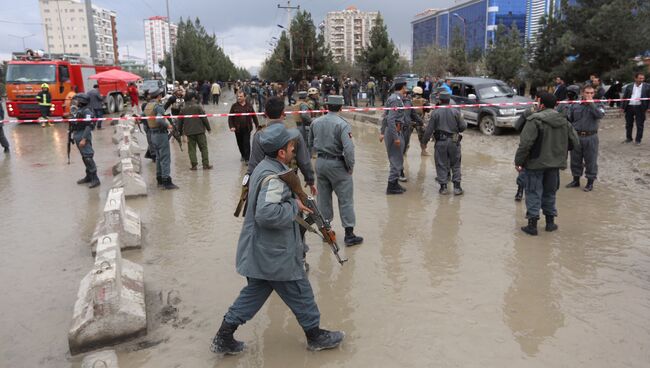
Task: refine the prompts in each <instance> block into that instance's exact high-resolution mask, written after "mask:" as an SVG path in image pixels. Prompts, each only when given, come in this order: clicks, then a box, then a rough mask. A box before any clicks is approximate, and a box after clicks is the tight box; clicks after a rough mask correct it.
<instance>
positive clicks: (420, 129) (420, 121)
mask: <svg viewBox="0 0 650 368" xmlns="http://www.w3.org/2000/svg"><path fill="white" fill-rule="evenodd" d="M422 94H423V91H422V87H413V100H412V105H413V106H415V107H418V109H415V110H413V114H415V115H417V119H415V123H416V124H415V130H416V131H417V133H418V141H419V142H420V150H421V155H422V156H431V154H430V153H429V152H427V144H428V142H426V141H424V115H425V113H426V110H425V109H424V108H423V107H424V106H430V104H429V101H428V100H427V99H426V98H424V97H423V96H422Z"/></svg>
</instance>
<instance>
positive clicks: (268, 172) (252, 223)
mask: <svg viewBox="0 0 650 368" xmlns="http://www.w3.org/2000/svg"><path fill="white" fill-rule="evenodd" d="M273 99H278V100H279V98H278V97H273V98H271V99H270V100H269V101H271V100H273ZM279 102H280V103H282V104H283V102H282V100H280V101H279ZM269 104H272V105H273V104H275V105H277V104H276V103H275V102H267V107H268V106H269ZM267 113H268V110H267ZM272 113H273V114H275V112H272ZM257 135H259V136H260V145H261V147H262V149H263V151H264V155H265V157H264V159H263V160H262V161H261V162H260V163H259V165H257V167H256V168H255V170H254V171H253V174H252V176H251V178H250V191H249V194H248V201H247V211H246V217H245V218H244V225H243V228H242V232H241V235H240V236H239V243H238V245H237V260H236V265H237V272H238V273H239V274H240V275H242V276H244V277H246V281H247V285H246V286H245V287H244V288H243V289H242V290H241V292H240V293H239V296H238V297H237V299H236V300H235V302H234V303H233V304H232V305H231V306H230V308H229V309H228V312H227V313H226V314H225V316H224V318H223V322H222V323H221V327H220V328H219V331H218V332H217V334H216V336H215V337H214V339H213V341H212V345H211V347H210V350H212V351H213V352H215V353H219V354H230V355H233V354H238V353H240V352H242V351H243V350H244V347H245V344H244V343H243V342H241V341H237V340H235V338H234V333H235V330H236V329H237V328H238V327H239V325H242V324H244V323H246V322H248V321H249V320H250V319H252V318H253V317H254V316H255V314H256V313H257V312H258V311H259V310H260V309H261V308H262V306H263V305H264V303H265V302H266V300H267V299H268V297H269V296H270V295H271V293H272V292H273V291H275V292H276V293H277V294H278V295H279V296H280V298H282V300H283V301H284V302H285V304H287V306H289V308H290V309H291V311H292V312H293V313H294V315H295V316H296V319H297V320H298V323H299V324H300V326H301V327H302V329H303V331H304V332H305V336H306V337H307V348H308V349H309V350H312V351H317V350H323V349H331V348H334V347H336V346H338V345H339V344H340V343H341V341H342V340H343V338H344V336H345V334H344V333H343V332H340V331H327V330H324V329H321V328H320V312H319V311H318V306H317V305H316V300H315V298H314V293H313V291H312V288H311V284H310V283H309V279H308V278H307V274H306V273H305V270H304V269H303V264H302V260H303V254H304V242H303V240H302V237H301V236H300V228H299V225H298V223H297V222H296V221H295V220H294V218H295V216H296V214H299V213H300V212H302V211H304V212H308V211H309V209H307V208H306V207H305V206H304V205H303V204H302V203H301V201H300V199H298V198H296V196H295V194H294V193H292V191H291V189H290V188H289V186H288V185H287V184H286V183H285V182H283V181H282V180H281V179H279V178H278V174H280V173H282V172H285V171H286V170H288V166H287V165H289V163H290V162H291V160H293V157H294V155H295V151H296V147H295V140H296V139H297V138H298V137H300V132H298V131H297V130H296V129H290V130H287V129H286V128H285V127H284V125H283V124H271V125H269V126H268V127H267V128H265V129H264V131H262V132H261V133H259V134H257Z"/></svg>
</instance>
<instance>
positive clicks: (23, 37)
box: [9, 33, 36, 51]
mask: <svg viewBox="0 0 650 368" xmlns="http://www.w3.org/2000/svg"><path fill="white" fill-rule="evenodd" d="M9 36H11V37H16V38H20V39H21V40H23V51H25V50H26V48H25V39H26V38H30V37H33V36H36V35H35V34H33V33H32V34H30V35H27V36H16V35H13V34H10V35H9Z"/></svg>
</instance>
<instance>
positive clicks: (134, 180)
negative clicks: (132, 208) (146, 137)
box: [113, 158, 147, 197]
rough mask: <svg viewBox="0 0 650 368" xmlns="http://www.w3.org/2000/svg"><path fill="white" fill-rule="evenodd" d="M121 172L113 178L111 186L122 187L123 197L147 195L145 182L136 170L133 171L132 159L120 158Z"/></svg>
mask: <svg viewBox="0 0 650 368" xmlns="http://www.w3.org/2000/svg"><path fill="white" fill-rule="evenodd" d="M120 164H121V169H122V172H121V173H120V174H118V175H116V176H115V178H113V188H123V189H124V196H125V197H137V196H146V195H147V184H146V183H145V182H144V180H143V179H142V176H140V175H139V174H138V173H137V172H135V168H134V165H133V163H132V159H130V158H123V159H122V160H120Z"/></svg>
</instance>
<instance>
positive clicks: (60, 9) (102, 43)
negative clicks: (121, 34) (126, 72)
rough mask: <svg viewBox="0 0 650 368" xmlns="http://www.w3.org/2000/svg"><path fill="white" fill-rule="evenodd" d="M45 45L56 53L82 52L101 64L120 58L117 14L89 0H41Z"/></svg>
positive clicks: (113, 61)
mask: <svg viewBox="0 0 650 368" xmlns="http://www.w3.org/2000/svg"><path fill="white" fill-rule="evenodd" d="M38 3H39V7H40V11H41V19H42V21H43V32H44V34H45V46H46V49H47V52H49V53H53V54H79V55H81V56H85V57H91V58H92V59H93V60H95V61H96V62H100V63H109V64H112V63H115V62H117V60H118V57H119V53H118V46H117V27H116V17H117V15H116V13H115V12H114V11H111V10H108V9H104V8H101V7H99V6H96V5H93V4H92V2H91V1H90V0H84V1H81V0H39V2H38Z"/></svg>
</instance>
